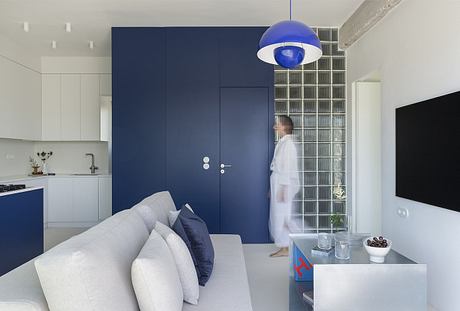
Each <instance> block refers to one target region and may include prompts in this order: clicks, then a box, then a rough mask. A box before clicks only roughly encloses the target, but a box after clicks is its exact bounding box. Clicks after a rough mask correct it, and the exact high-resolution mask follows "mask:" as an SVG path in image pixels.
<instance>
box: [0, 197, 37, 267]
mask: <svg viewBox="0 0 460 311" xmlns="http://www.w3.org/2000/svg"><path fill="white" fill-rule="evenodd" d="M42 253H43V189H40V188H38V189H30V190H25V191H18V192H11V193H4V194H2V195H1V196H0V275H3V274H5V273H7V272H9V271H11V270H13V269H14V268H16V267H18V266H20V265H22V264H23V263H25V262H27V261H29V260H31V259H32V258H34V257H36V256H38V255H40V254H42Z"/></svg>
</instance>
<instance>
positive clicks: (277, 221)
mask: <svg viewBox="0 0 460 311" xmlns="http://www.w3.org/2000/svg"><path fill="white" fill-rule="evenodd" d="M297 158H298V156H297V149H296V146H295V144H294V140H293V137H292V135H285V136H283V137H282V138H281V139H280V140H279V142H278V144H277V145H276V148H275V153H274V155H273V160H272V163H271V165H270V169H271V171H272V174H271V176H270V188H271V189H270V223H269V227H270V234H271V236H272V239H273V241H274V242H275V245H276V246H278V247H280V248H281V247H288V246H289V233H290V231H291V230H292V227H293V226H295V224H294V222H293V221H292V219H291V213H292V207H293V204H292V201H293V199H294V196H295V195H296V194H297V192H298V191H299V189H300V185H299V171H298V164H297V163H298V162H297V161H298V159H297ZM280 191H282V192H283V193H284V200H282V201H281V200H280V195H279V192H280Z"/></svg>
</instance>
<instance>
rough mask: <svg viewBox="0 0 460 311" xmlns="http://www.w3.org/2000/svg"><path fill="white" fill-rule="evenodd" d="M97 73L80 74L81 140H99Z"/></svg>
mask: <svg viewBox="0 0 460 311" xmlns="http://www.w3.org/2000/svg"><path fill="white" fill-rule="evenodd" d="M99 102H100V96H99V75H97V74H83V75H81V120H80V121H81V122H80V123H81V140H93V141H95V140H100V113H101V112H100V111H101V109H100V105H99Z"/></svg>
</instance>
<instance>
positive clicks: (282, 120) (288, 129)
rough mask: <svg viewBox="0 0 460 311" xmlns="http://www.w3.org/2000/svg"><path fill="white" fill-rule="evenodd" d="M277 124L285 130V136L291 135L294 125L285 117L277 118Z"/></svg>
mask: <svg viewBox="0 0 460 311" xmlns="http://www.w3.org/2000/svg"><path fill="white" fill-rule="evenodd" d="M278 122H279V123H280V124H281V125H283V126H284V127H285V128H286V133H287V134H292V130H293V129H294V123H293V122H292V119H291V118H290V117H288V116H286V115H282V116H278Z"/></svg>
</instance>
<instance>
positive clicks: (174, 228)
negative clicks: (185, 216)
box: [171, 219, 200, 279]
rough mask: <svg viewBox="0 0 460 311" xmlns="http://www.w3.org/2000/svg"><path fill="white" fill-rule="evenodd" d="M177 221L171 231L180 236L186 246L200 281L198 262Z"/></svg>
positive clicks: (185, 234) (182, 228)
mask: <svg viewBox="0 0 460 311" xmlns="http://www.w3.org/2000/svg"><path fill="white" fill-rule="evenodd" d="M178 220H179V219H177V220H176V221H175V222H174V224H173V226H172V227H171V229H173V231H174V232H176V233H177V235H178V236H180V237H181V239H182V240H184V242H185V245H187V248H188V251H189V252H190V255H191V256H192V260H193V264H194V265H195V270H196V275H197V276H198V279H200V270H199V268H198V262H197V261H196V257H195V254H194V253H193V252H192V243H190V240H189V238H188V236H187V233H185V230H184V227H183V226H182V223H181V222H180V221H178Z"/></svg>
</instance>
